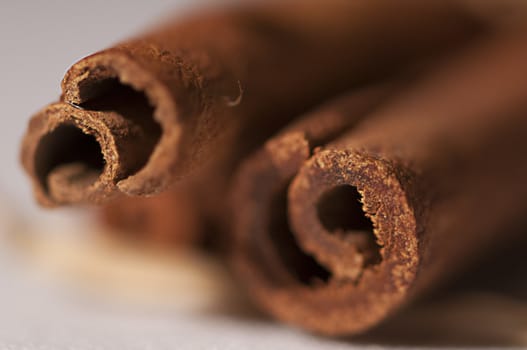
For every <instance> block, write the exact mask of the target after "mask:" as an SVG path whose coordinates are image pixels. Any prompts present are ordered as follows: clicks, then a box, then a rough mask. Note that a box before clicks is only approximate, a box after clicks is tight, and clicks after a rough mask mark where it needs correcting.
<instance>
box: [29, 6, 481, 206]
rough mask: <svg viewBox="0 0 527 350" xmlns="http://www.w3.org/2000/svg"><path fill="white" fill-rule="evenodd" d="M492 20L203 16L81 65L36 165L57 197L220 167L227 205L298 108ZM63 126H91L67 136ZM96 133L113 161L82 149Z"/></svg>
mask: <svg viewBox="0 0 527 350" xmlns="http://www.w3.org/2000/svg"><path fill="white" fill-rule="evenodd" d="M481 27H482V26H481V24H480V23H479V22H478V21H476V20H474V18H473V16H472V15H470V14H468V13H466V12H465V9H464V8H463V6H461V5H458V4H456V2H450V1H440V0H438V1H427V2H426V3H423V2H420V1H414V0H404V1H398V2H393V1H375V2H372V1H352V2H350V1H344V0H332V1H330V2H327V3H325V4H324V6H320V4H318V2H314V1H313V2H312V1H293V2H285V3H279V2H276V3H273V4H260V5H251V6H247V7H245V8H236V9H231V10H223V11H217V12H211V13H209V14H201V15H200V16H195V17H194V18H190V19H188V20H186V21H182V22H178V23H176V24H174V23H171V24H168V25H166V26H163V27H161V28H160V29H158V30H155V31H153V32H151V33H148V34H146V35H144V36H140V37H138V38H136V39H132V40H130V41H126V42H124V43H121V44H118V45H116V46H114V47H112V48H110V49H107V50H103V51H101V52H98V53H96V54H94V55H91V56H89V57H86V58H84V59H82V60H80V61H79V62H78V63H76V64H74V65H73V66H72V67H71V68H70V70H69V71H68V72H67V73H66V75H65V77H64V80H63V82H62V91H63V93H62V97H61V101H60V102H58V103H56V104H53V105H51V106H50V107H47V108H45V109H44V110H43V111H41V112H40V113H38V114H37V115H36V116H35V117H34V118H33V120H32V122H31V124H30V127H29V129H28V132H27V135H26V137H25V140H24V144H23V150H22V161H23V164H24V167H25V168H26V171H27V172H28V173H29V174H30V176H31V177H32V179H33V184H34V188H35V193H36V197H37V199H38V200H39V202H40V203H42V204H43V205H47V206H53V205H59V204H68V203H76V202H95V203H102V202H105V201H108V200H110V199H112V198H114V197H116V196H117V195H119V194H122V193H124V194H128V195H151V194H155V193H159V192H161V191H163V190H165V189H166V188H167V187H169V186H170V185H171V184H173V183H174V182H175V181H177V180H178V179H180V178H181V177H183V176H185V175H188V174H189V173H192V172H193V171H194V170H196V169H201V173H202V174H211V173H214V174H215V175H214V177H216V179H215V180H213V181H215V186H213V185H210V186H208V187H209V194H208V196H207V197H208V198H209V199H216V200H215V202H214V203H215V205H217V204H218V202H219V201H220V199H221V198H222V195H223V194H224V189H225V182H226V180H227V179H228V176H229V175H230V173H231V171H232V169H233V168H234V166H235V165H236V164H237V162H238V161H239V160H240V159H241V158H242V157H243V156H244V155H246V154H248V152H249V151H251V150H252V149H254V148H255V147H256V146H257V145H258V144H259V143H260V142H262V141H263V140H265V139H266V138H267V137H269V136H270V135H271V134H272V133H273V132H274V131H276V130H277V129H278V128H280V127H281V126H283V125H285V124H286V123H287V122H288V121H289V120H291V119H292V118H293V117H294V116H295V115H297V114H298V113H300V112H302V111H305V110H307V109H308V108H310V107H312V106H314V105H316V104H318V103H320V102H321V101H323V100H324V99H326V98H328V97H331V96H333V95H335V94H336V93H339V92H340V91H343V90H344V89H346V88H351V87H353V86H355V85H357V84H359V83H361V82H363V81H365V80H370V79H372V78H374V77H375V76H380V75H382V74H383V73H386V72H393V71H394V69H396V68H400V67H401V66H403V65H405V64H408V63H415V62H416V58H417V57H420V58H423V57H429V56H433V55H434V54H436V53H438V52H442V51H443V50H445V48H447V47H451V46H453V45H455V44H459V43H460V42H462V41H464V40H465V39H466V38H467V37H469V36H471V35H472V34H474V33H475V32H478V31H480V30H481ZM131 104H132V106H131ZM63 125H68V128H69V126H71V128H73V129H74V128H77V129H78V130H79V132H78V133H77V135H74V133H73V132H71V133H69V134H71V135H67V137H65V136H64V135H63V133H61V132H56V131H57V130H59V129H62V128H63ZM83 134H85V135H91V136H93V137H94V138H95V141H96V143H97V144H98V148H100V149H101V151H102V155H103V157H102V158H101V156H100V152H98V148H97V145H95V144H93V142H91V141H89V143H90V147H87V149H86V151H85V152H84V151H83V152H81V153H82V156H81V155H79V152H77V151H76V148H77V147H78V148H80V149H83V150H84V148H85V146H84V140H85V139H88V140H89V139H90V138H89V137H88V138H86V137H85V136H83ZM84 153H86V154H84ZM193 173H194V174H197V172H195V171H194V172H193ZM204 177H207V176H204ZM209 179H210V176H209Z"/></svg>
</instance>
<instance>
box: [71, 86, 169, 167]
mask: <svg viewBox="0 0 527 350" xmlns="http://www.w3.org/2000/svg"><path fill="white" fill-rule="evenodd" d="M80 95H81V97H82V98H83V100H84V102H83V103H82V104H81V105H80V107H82V108H84V109H87V110H92V111H113V112H117V113H119V114H120V115H121V116H123V117H124V118H126V119H128V120H129V121H131V122H133V124H135V125H137V126H139V127H140V128H141V130H142V131H143V133H144V136H143V137H142V138H141V140H137V141H138V142H140V143H141V144H140V147H136V148H135V149H134V150H133V155H132V156H133V157H134V158H135V160H136V161H134V162H133V164H134V165H133V168H132V169H128V173H127V174H126V176H129V175H132V174H134V173H135V172H137V171H139V170H140V169H141V168H142V167H143V166H144V165H145V164H146V163H147V162H148V159H149V158H150V156H151V154H152V152H153V150H154V148H155V146H156V145H157V143H158V142H159V139H160V138H161V133H162V128H161V125H160V124H159V123H158V122H157V121H156V120H155V119H154V110H155V107H154V106H152V105H151V104H150V102H149V100H148V98H147V96H146V94H145V93H144V92H142V91H137V90H135V89H134V88H132V87H131V86H129V85H126V84H123V83H121V82H120V81H119V79H118V78H108V79H103V80H98V81H95V82H93V81H91V82H88V83H85V84H83V85H81V86H80Z"/></svg>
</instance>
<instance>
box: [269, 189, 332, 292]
mask: <svg viewBox="0 0 527 350" xmlns="http://www.w3.org/2000/svg"><path fill="white" fill-rule="evenodd" d="M270 217H271V222H270V227H269V231H268V232H270V238H271V241H272V243H273V245H274V249H275V251H276V253H277V254H278V256H279V257H280V259H281V260H282V263H283V266H285V267H286V269H287V270H288V271H289V273H290V274H291V275H292V276H293V277H295V279H297V280H298V281H300V282H301V283H303V284H305V285H314V284H319V283H321V282H322V283H326V282H328V281H329V279H330V278H331V272H329V271H328V270H327V269H326V268H324V267H323V266H321V265H320V264H318V263H317V261H316V260H315V259H314V258H313V257H312V256H310V255H308V254H306V253H304V252H303V251H302V249H300V247H299V246H298V243H297V242H296V239H295V237H294V235H293V233H292V232H291V229H290V227H289V223H288V219H287V188H285V189H284V190H282V191H280V193H279V194H277V195H276V196H275V197H274V199H273V201H272V203H271V215H270Z"/></svg>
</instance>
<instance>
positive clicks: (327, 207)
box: [317, 185, 382, 267]
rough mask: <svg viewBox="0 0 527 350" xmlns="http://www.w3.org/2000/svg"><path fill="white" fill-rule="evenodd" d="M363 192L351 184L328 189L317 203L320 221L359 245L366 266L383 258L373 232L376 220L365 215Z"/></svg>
mask: <svg viewBox="0 0 527 350" xmlns="http://www.w3.org/2000/svg"><path fill="white" fill-rule="evenodd" d="M361 199H362V196H361V195H360V193H359V192H358V191H357V189H356V188H355V187H353V186H350V185H341V186H337V187H335V188H333V189H331V190H329V191H327V192H325V193H324V194H323V195H322V196H321V198H320V199H319V201H318V203H317V212H318V218H319V220H320V223H321V224H322V226H324V228H325V229H326V230H327V231H329V232H330V233H332V234H335V235H338V236H339V237H340V238H341V239H343V240H345V241H347V242H349V243H350V244H353V245H355V246H356V248H357V250H358V251H359V252H360V253H361V254H363V256H364V258H365V259H364V267H366V266H369V265H375V264H378V263H379V262H381V260H382V257H381V254H380V249H381V246H380V245H379V244H377V241H376V238H375V235H374V233H373V223H372V221H371V220H370V219H369V218H368V217H367V216H366V215H365V213H364V211H363V209H362V203H361Z"/></svg>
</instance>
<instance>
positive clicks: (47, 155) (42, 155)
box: [35, 124, 104, 190]
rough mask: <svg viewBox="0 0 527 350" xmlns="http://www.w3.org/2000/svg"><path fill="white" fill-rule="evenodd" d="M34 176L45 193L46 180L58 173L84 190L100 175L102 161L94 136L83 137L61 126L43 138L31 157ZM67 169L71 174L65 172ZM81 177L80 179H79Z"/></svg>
mask: <svg viewBox="0 0 527 350" xmlns="http://www.w3.org/2000/svg"><path fill="white" fill-rule="evenodd" d="M35 162H36V163H35V168H36V174H37V176H38V179H39V181H40V182H41V184H42V186H43V187H44V188H45V189H46V190H48V187H49V181H48V180H49V177H50V175H51V174H52V173H53V172H54V171H55V170H57V169H62V170H63V171H66V172H68V173H70V175H71V176H74V174H73V173H72V171H74V172H76V173H77V174H76V177H77V180H78V181H79V182H82V183H84V185H86V186H88V185H90V184H91V183H93V182H94V181H95V180H96V179H97V177H98V176H99V175H100V174H101V173H102V171H103V168H104V158H103V155H102V152H101V147H100V145H99V143H98V142H97V140H96V139H95V137H94V136H92V135H88V134H85V133H84V132H82V130H80V129H79V128H77V127H76V126H74V125H73V124H63V125H60V126H58V127H57V128H56V129H55V130H53V131H52V132H50V133H49V134H47V135H45V136H44V137H43V138H42V140H41V142H40V144H39V147H38V149H37V153H36V155H35ZM67 169H70V170H72V171H69V170H67ZM81 174H83V176H81Z"/></svg>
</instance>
